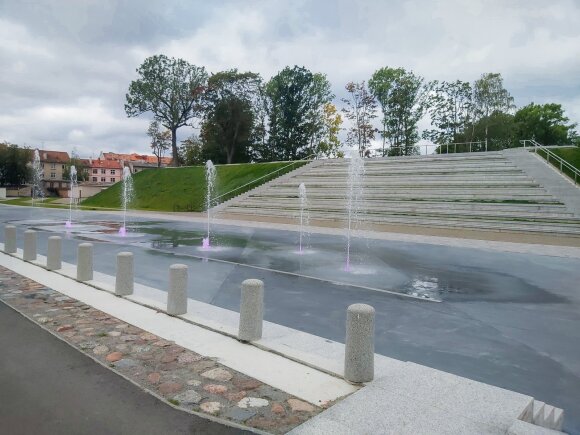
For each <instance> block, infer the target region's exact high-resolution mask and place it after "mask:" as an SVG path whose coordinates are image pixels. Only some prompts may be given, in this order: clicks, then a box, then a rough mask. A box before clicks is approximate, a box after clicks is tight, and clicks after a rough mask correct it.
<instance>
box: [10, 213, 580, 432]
mask: <svg viewBox="0 0 580 435" xmlns="http://www.w3.org/2000/svg"><path fill="white" fill-rule="evenodd" d="M67 217H68V212H65V211H62V210H49V209H42V210H41V209H36V210H31V209H30V208H26V207H4V206H0V222H6V223H8V222H10V223H13V224H16V225H17V228H18V246H19V247H20V248H21V247H22V241H23V234H22V233H23V231H24V230H26V229H29V228H31V229H36V230H37V231H38V252H39V253H41V254H45V253H46V242H47V239H48V237H49V236H50V235H54V234H59V235H61V236H63V260H64V261H66V262H69V263H72V264H74V263H76V249H77V245H78V244H79V242H81V241H87V240H88V241H91V242H93V244H94V267H95V270H97V271H99V272H102V273H106V274H108V275H115V268H116V265H115V255H116V254H117V253H118V252H121V251H131V252H133V253H134V255H135V280H136V281H137V282H139V283H141V284H145V285H149V286H151V287H155V288H158V289H161V290H163V289H165V288H166V287H167V281H168V268H169V265H170V264H172V263H184V264H187V265H188V267H189V285H188V293H189V296H190V297H191V298H194V299H197V300H200V301H203V302H207V303H211V304H213V305H216V306H220V307H222V308H227V309H230V310H234V311H237V310H238V309H239V303H240V284H241V282H242V281H243V280H244V279H247V278H258V279H262V280H263V281H264V282H265V286H266V291H265V301H264V302H265V312H264V317H265V319H266V320H269V321H272V322H275V323H278V324H281V325H284V326H288V327H291V328H295V329H298V330H301V331H305V332H308V333H311V334H315V335H318V336H321V337H325V338H328V339H331V340H335V341H338V342H344V331H345V312H346V308H347V307H348V305H349V304H352V303H359V302H360V303H367V304H370V305H372V306H374V307H375V310H376V319H375V331H376V334H375V350H376V352H378V353H380V354H383V355H386V356H389V357H392V358H397V359H400V360H404V361H412V362H415V363H418V364H423V365H426V366H429V367H432V368H436V369H440V370H444V371H447V372H450V373H453V374H456V375H459V376H464V377H467V378H470V379H474V380H477V381H481V382H485V383H488V384H491V385H495V386H499V387H502V388H507V389H510V390H513V391H517V392H520V393H523V394H528V395H530V396H533V397H535V398H536V399H538V400H541V401H544V402H546V403H549V404H552V405H555V406H558V407H560V408H563V409H564V410H565V411H566V417H565V423H564V429H565V430H566V431H567V432H569V433H576V434H580V401H578V397H579V395H580V346H578V343H580V293H578V277H579V274H578V271H579V270H580V260H578V259H577V258H564V257H554V256H547V255H537V254H535V253H534V251H533V250H531V249H530V251H531V252H530V253H527V254H524V253H511V252H499V251H490V250H485V249H480V248H469V247H451V246H440V245H433V244H428V243H415V242H401V241H397V242H395V241H386V240H363V239H358V238H355V239H353V240H352V248H353V249H352V251H351V258H352V260H353V261H352V263H351V271H350V272H347V271H345V270H344V258H345V250H344V245H345V244H344V237H341V236H336V235H334V236H333V235H324V234H314V233H313V234H311V236H310V237H309V240H308V243H309V249H308V250H307V252H306V253H305V254H303V255H298V254H297V252H296V251H297V249H296V246H297V241H298V234H297V233H296V232H291V231H282V230H273V229H265V228H263V229H256V228H247V227H246V228H241V227H235V226H231V225H228V226H226V225H220V226H215V228H214V229H215V231H214V235H213V236H212V237H213V239H212V241H213V242H214V248H212V249H211V250H210V251H203V250H202V249H201V239H202V237H204V236H205V231H206V229H205V225H204V224H203V223H202V222H197V223H193V222H175V221H167V220H163V219H154V220H153V219H151V218H135V217H132V218H131V221H130V223H129V226H128V227H129V230H130V232H129V233H128V235H127V237H125V238H121V237H119V236H118V235H117V229H118V226H119V216H118V215H111V214H104V213H86V212H79V213H77V214H76V215H75V217H74V225H73V229H72V231H69V232H68V233H66V232H65V228H64V220H65V219H66V218H67ZM0 240H3V232H2V231H0ZM364 286H368V287H375V288H382V289H386V290H391V291H395V292H400V293H407V294H413V293H417V294H418V295H419V296H422V295H425V296H428V297H430V298H432V299H437V300H441V301H442V302H440V303H434V302H429V301H424V300H416V299H410V298H407V297H403V296H397V295H392V294H386V293H381V292H377V291H372V290H368V289H365V288H364Z"/></svg>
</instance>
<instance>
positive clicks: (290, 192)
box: [218, 149, 580, 237]
mask: <svg viewBox="0 0 580 435" xmlns="http://www.w3.org/2000/svg"><path fill="white" fill-rule="evenodd" d="M521 152H522V153H523V154H522V156H523V157H525V158H526V159H529V158H537V157H535V156H530V155H528V152H527V151H525V150H523V149H522V151H521ZM516 157H517V156H516ZM516 157H514V154H513V152H512V153H511V154H510V153H507V152H485V153H464V154H463V153H462V154H447V155H430V156H414V157H389V158H378V159H365V161H364V166H365V173H364V176H363V179H362V185H363V191H364V193H363V200H362V204H361V206H360V213H359V217H360V219H361V220H362V222H363V226H364V223H369V224H384V225H413V226H429V227H438V228H453V229H472V230H489V231H510V232H532V233H544V234H550V235H559V236H566V237H580V216H578V215H577V214H575V213H574V210H571V209H570V207H567V205H566V204H564V203H563V202H562V201H560V200H559V198H557V197H556V196H554V195H553V194H551V193H549V192H548V191H547V190H546V189H545V188H544V186H543V185H542V184H540V183H539V182H538V181H536V180H535V179H534V178H532V177H531V176H530V175H528V173H526V172H525V166H523V165H518V163H517V162H518V160H517V158H516ZM523 157H522V159H523ZM348 166H349V160H348V159H334V160H317V161H314V162H312V163H310V164H308V165H306V166H304V167H302V168H299V169H297V170H296V171H294V172H292V173H290V174H286V175H285V176H283V177H281V178H279V179H276V180H273V181H271V182H270V183H268V184H266V185H264V186H261V187H259V188H257V189H254V190H252V191H250V192H248V193H246V194H244V195H241V196H240V197H237V198H234V199H233V200H230V201H228V202H227V203H224V204H222V206H221V207H219V209H218V211H219V213H220V215H222V216H224V217H225V216H227V217H239V218H256V219H260V217H261V218H262V219H264V218H286V219H294V218H297V217H298V215H299V212H300V201H299V196H298V186H299V184H300V183H304V184H305V186H306V190H307V195H308V213H309V217H310V219H311V220H323V221H345V220H346V219H347V216H348V213H347V209H346V189H347V182H348V180H347V179H348ZM546 170H547V171H552V169H551V168H548V166H547V165H546ZM548 175H550V176H555V177H562V176H561V175H559V174H556V173H554V174H553V175H552V174H548ZM564 182H566V181H565V180H564ZM577 191H578V196H579V197H580V189H577Z"/></svg>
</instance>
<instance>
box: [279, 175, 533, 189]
mask: <svg viewBox="0 0 580 435" xmlns="http://www.w3.org/2000/svg"><path fill="white" fill-rule="evenodd" d="M300 183H305V184H306V189H309V188H317V187H319V188H330V189H335V188H341V189H344V190H346V188H347V182H346V180H343V179H340V178H336V179H321V180H308V179H303V178H300V179H292V180H288V181H286V182H284V183H280V184H278V185H277V186H285V187H295V188H296V189H297V188H298V186H299V185H300ZM361 184H362V186H363V188H365V189H366V188H373V187H378V188H381V187H386V186H392V187H403V188H411V186H412V187H413V188H415V189H416V188H419V187H423V188H428V187H437V186H438V187H449V188H461V189H467V188H470V189H471V188H486V187H506V188H507V187H540V185H539V184H538V183H536V182H534V181H532V180H526V179H517V180H509V179H506V180H473V179H454V180H452V179H449V178H442V179H430V178H426V177H418V178H414V179H401V178H396V177H392V179H386V178H382V179H378V180H375V179H364V180H363V182H362V183H361Z"/></svg>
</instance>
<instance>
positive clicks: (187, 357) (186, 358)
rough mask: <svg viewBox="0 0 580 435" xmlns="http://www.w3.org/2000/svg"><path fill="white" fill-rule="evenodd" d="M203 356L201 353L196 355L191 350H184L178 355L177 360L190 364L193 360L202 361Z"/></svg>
mask: <svg viewBox="0 0 580 435" xmlns="http://www.w3.org/2000/svg"><path fill="white" fill-rule="evenodd" d="M202 358H203V357H202V356H201V355H196V354H194V353H191V352H184V353H182V354H181V355H179V356H178V357H177V362H178V363H180V364H190V363H193V362H197V361H200V360H201V359H202Z"/></svg>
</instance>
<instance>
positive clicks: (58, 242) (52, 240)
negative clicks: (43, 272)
mask: <svg viewBox="0 0 580 435" xmlns="http://www.w3.org/2000/svg"><path fill="white" fill-rule="evenodd" d="M46 268H47V269H48V270H58V269H61V268H62V238H61V237H59V236H50V237H49V238H48V246H47V251H46Z"/></svg>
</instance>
